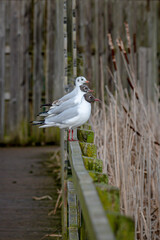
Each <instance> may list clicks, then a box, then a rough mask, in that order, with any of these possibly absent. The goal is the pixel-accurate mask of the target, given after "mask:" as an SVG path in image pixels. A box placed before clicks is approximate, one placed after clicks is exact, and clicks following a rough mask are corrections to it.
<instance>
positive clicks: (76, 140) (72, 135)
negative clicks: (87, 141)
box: [71, 129, 78, 141]
mask: <svg viewBox="0 0 160 240" xmlns="http://www.w3.org/2000/svg"><path fill="white" fill-rule="evenodd" d="M71 141H78V140H75V139H73V129H72V140H71Z"/></svg>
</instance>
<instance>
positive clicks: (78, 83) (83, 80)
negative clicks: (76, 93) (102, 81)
mask: <svg viewBox="0 0 160 240" xmlns="http://www.w3.org/2000/svg"><path fill="white" fill-rule="evenodd" d="M88 82H89V81H87V79H86V78H85V77H82V76H81V77H77V78H76V80H75V85H76V86H81V85H83V84H84V83H88Z"/></svg>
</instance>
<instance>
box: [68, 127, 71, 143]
mask: <svg viewBox="0 0 160 240" xmlns="http://www.w3.org/2000/svg"><path fill="white" fill-rule="evenodd" d="M70 131H71V130H70V129H69V131H68V141H70Z"/></svg>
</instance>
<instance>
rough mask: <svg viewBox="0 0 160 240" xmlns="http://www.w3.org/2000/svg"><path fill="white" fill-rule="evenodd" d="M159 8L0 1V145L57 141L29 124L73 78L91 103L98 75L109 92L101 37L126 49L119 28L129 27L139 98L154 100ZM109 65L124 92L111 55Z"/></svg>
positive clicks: (144, 2) (145, 2) (111, 1)
mask: <svg viewBox="0 0 160 240" xmlns="http://www.w3.org/2000/svg"><path fill="white" fill-rule="evenodd" d="M64 4H65V8H66V13H65V12H64V11H63V9H64ZM159 9H160V2H159V1H158V0H154V1H150V0H141V1H134V0H130V1H127V0H123V1H118V0H101V1H98V0H87V1H77V2H76V1H71V0H68V1H66V0H55V1H54V0H23V1H21V0H12V1H10V0H1V1H0V22H1V27H0V142H1V143H7V142H13V143H22V144H24V143H40V142H41V143H42V142H44V141H45V142H49V141H56V140H58V138H59V137H58V136H59V135H58V134H57V130H55V129H54V130H53V129H46V130H39V129H37V128H32V127H31V126H30V125H29V121H31V120H33V119H34V118H35V117H36V115H37V113H38V112H39V111H40V108H39V106H40V105H41V104H42V103H44V102H50V101H52V100H53V99H56V98H58V97H60V96H61V95H62V94H63V92H64V89H65V88H66V89H67V84H68V83H69V84H71V83H72V84H73V82H72V81H71V79H73V77H76V76H77V75H84V76H85V77H86V78H87V79H88V80H89V81H90V82H91V83H90V87H91V88H94V89H95V90H96V94H97V96H98V95H99V96H100V95H101V89H102V86H101V85H102V82H101V79H102V74H103V79H104V83H105V84H107V85H108V86H109V88H111V89H112V87H113V84H112V79H111V76H110V75H109V74H108V71H107V66H109V67H110V69H111V70H114V69H113V64H112V62H111V51H110V49H109V47H108V39H107V33H111V35H112V38H113V43H114V44H115V42H116V38H117V37H121V38H122V39H123V41H124V43H125V46H126V48H127V40H126V34H125V27H124V22H128V23H129V31H130V36H131V44H133V42H134V40H135V36H136V52H135V53H134V55H135V56H136V58H135V59H136V62H135V68H136V72H137V78H138V80H139V82H140V84H141V86H142V88H143V91H144V93H145V95H146V96H147V97H148V96H149V97H152V98H153V88H154V83H157V82H159V75H158V74H159V62H160V61H159V62H158V59H159V56H160V54H159V53H160V34H159V26H160V17H159V14H158V10H159ZM64 14H65V21H63V17H64ZM75 16H76V17H75ZM135 34H136V35H135ZM64 44H65V46H64ZM64 51H65V59H64V58H63V54H64ZM132 51H133V48H132ZM100 58H101V61H102V68H101V69H100ZM116 58H117V64H118V66H119V69H120V76H121V79H122V80H123V85H124V86H125V87H127V85H128V83H127V80H126V78H127V76H126V72H125V68H124V67H123V66H122V61H121V58H120V56H119V55H118V52H117V53H116ZM137 63H138V64H137ZM64 66H65V67H64ZM64 69H65V70H64ZM101 70H102V71H101ZM64 76H65V80H64Z"/></svg>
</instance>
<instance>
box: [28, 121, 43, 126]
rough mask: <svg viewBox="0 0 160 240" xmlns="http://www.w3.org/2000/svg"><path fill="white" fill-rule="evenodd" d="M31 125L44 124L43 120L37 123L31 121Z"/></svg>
mask: <svg viewBox="0 0 160 240" xmlns="http://www.w3.org/2000/svg"><path fill="white" fill-rule="evenodd" d="M30 123H32V125H42V124H44V120H39V121H31V122H30Z"/></svg>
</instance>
